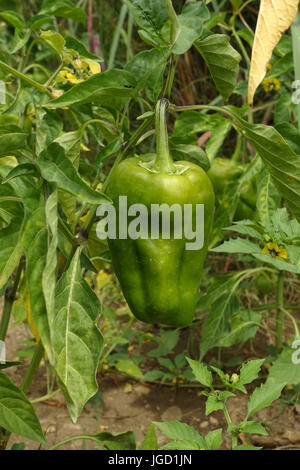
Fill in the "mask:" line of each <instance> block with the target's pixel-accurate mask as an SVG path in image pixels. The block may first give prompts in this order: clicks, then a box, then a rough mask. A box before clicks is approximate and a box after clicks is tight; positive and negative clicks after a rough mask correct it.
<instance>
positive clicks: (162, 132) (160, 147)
mask: <svg viewBox="0 0 300 470" xmlns="http://www.w3.org/2000/svg"><path fill="white" fill-rule="evenodd" d="M168 106H169V102H168V100H166V99H165V98H162V99H161V100H159V101H158V102H157V105H156V110H155V134H156V158H155V162H154V169H155V170H156V171H158V172H160V173H174V164H173V161H172V157H171V155H170V152H169V142H168V129H167V110H168Z"/></svg>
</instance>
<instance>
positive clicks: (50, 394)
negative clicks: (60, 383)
mask: <svg viewBox="0 0 300 470" xmlns="http://www.w3.org/2000/svg"><path fill="white" fill-rule="evenodd" d="M59 392H60V390H59V389H58V390H54V391H53V392H50V393H47V395H44V396H42V397H39V398H35V399H34V400H30V403H32V404H34V403H40V402H41V401H46V400H49V398H53V397H55V395H57V394H58V393H59Z"/></svg>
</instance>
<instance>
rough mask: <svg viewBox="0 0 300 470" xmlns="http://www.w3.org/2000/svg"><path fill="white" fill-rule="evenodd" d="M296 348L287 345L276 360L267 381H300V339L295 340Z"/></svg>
mask: <svg viewBox="0 0 300 470" xmlns="http://www.w3.org/2000/svg"><path fill="white" fill-rule="evenodd" d="M293 346H294V348H292V347H286V348H284V350H283V351H282V352H281V354H280V355H279V356H278V358H277V359H276V360H275V361H274V363H273V365H272V367H271V369H270V370H269V376H268V379H267V383H268V382H269V381H270V382H274V381H275V382H276V383H281V384H284V385H298V384H299V383H300V372H299V370H300V365H299V361H300V341H299V340H298V341H297V340H295V343H294V344H293Z"/></svg>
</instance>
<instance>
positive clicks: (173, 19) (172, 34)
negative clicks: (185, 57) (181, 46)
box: [164, 0, 180, 97]
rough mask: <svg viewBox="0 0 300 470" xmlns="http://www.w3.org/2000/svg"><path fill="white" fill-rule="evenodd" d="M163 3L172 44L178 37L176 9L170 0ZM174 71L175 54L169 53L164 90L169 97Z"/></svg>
mask: <svg viewBox="0 0 300 470" xmlns="http://www.w3.org/2000/svg"><path fill="white" fill-rule="evenodd" d="M164 3H165V7H166V10H167V12H168V15H169V18H170V20H171V31H170V40H171V45H172V46H173V45H174V44H175V42H176V40H177V38H178V35H179V31H180V25H179V21H178V17H177V15H176V11H175V10H174V7H173V4H172V0H164ZM175 72H176V56H175V54H171V59H170V67H169V72H168V78H167V83H166V87H165V90H164V95H166V96H168V97H170V95H171V90H172V86H173V82H174V77H175Z"/></svg>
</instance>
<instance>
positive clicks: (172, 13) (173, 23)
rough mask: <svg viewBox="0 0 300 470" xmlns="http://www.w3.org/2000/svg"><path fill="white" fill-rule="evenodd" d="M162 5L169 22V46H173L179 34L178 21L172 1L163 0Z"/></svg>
mask: <svg viewBox="0 0 300 470" xmlns="http://www.w3.org/2000/svg"><path fill="white" fill-rule="evenodd" d="M164 4H165V7H166V10H167V12H168V15H169V18H170V20H171V44H172V45H173V44H174V43H175V41H176V39H177V37H178V34H179V30H180V26H179V21H178V17H177V15H176V11H175V10H174V7H173V4H172V0H164Z"/></svg>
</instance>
